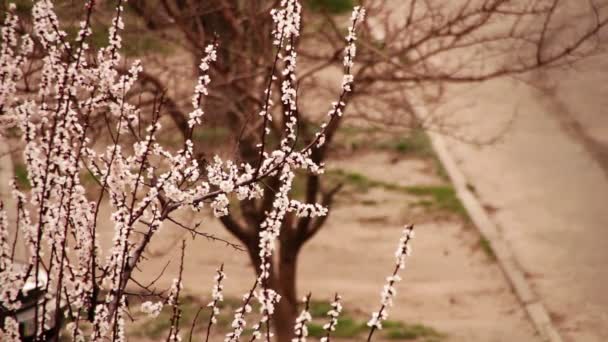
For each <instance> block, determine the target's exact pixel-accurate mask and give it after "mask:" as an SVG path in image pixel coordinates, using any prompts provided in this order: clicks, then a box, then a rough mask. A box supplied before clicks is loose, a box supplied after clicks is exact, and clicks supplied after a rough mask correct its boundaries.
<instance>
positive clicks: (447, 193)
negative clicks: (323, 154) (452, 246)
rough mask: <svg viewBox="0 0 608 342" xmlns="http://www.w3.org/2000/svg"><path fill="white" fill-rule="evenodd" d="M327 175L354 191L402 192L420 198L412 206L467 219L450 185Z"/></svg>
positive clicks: (334, 172) (351, 174)
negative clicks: (390, 181) (395, 182)
mask: <svg viewBox="0 0 608 342" xmlns="http://www.w3.org/2000/svg"><path fill="white" fill-rule="evenodd" d="M327 175H328V177H329V179H331V180H332V181H333V182H336V183H339V182H342V183H345V184H346V185H348V186H350V187H352V188H354V190H356V191H361V192H367V191H369V189H371V188H374V187H379V188H384V189H386V190H390V191H397V192H402V193H406V194H409V195H414V196H418V197H421V199H420V200H419V201H418V202H416V203H414V205H420V206H423V207H425V208H428V209H438V210H443V211H448V212H452V213H455V214H458V215H461V216H462V217H464V218H467V217H468V214H467V211H466V209H465V208H464V206H463V205H462V202H460V199H458V197H457V196H456V191H455V190H454V187H452V186H451V185H415V186H401V185H398V184H393V183H387V182H382V181H377V180H373V179H369V178H367V177H366V176H364V175H362V174H360V173H356V172H347V171H344V170H341V169H334V170H329V171H327Z"/></svg>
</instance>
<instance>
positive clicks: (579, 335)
mask: <svg viewBox="0 0 608 342" xmlns="http://www.w3.org/2000/svg"><path fill="white" fill-rule="evenodd" d="M586 67H587V68H586V70H588V71H587V72H589V73H590V75H591V74H593V78H591V80H593V82H591V83H590V82H589V78H586V77H585V76H584V75H581V74H577V75H576V77H568V73H562V74H560V75H555V74H553V75H549V76H550V77H548V78H547V79H549V80H551V79H554V80H567V82H564V83H562V82H561V81H560V82H555V83H554V84H553V89H552V91H549V92H547V91H540V90H539V89H535V88H533V87H530V86H529V85H527V84H524V83H522V82H519V81H515V80H509V79H499V80H493V81H489V82H486V83H484V84H481V85H478V86H476V87H472V88H468V89H464V88H459V89H452V91H453V92H452V94H453V95H454V96H452V99H453V100H452V102H451V103H449V104H448V105H446V106H444V108H443V109H442V110H443V111H445V112H446V113H447V112H449V113H451V114H453V115H452V117H453V120H454V121H455V122H458V123H460V124H463V123H466V125H465V126H464V128H463V132H459V133H461V134H462V133H464V135H465V136H466V137H468V138H483V137H489V136H492V135H494V134H496V133H497V132H499V131H500V130H501V129H502V128H504V126H505V125H506V124H508V123H509V122H510V121H512V123H511V125H512V126H511V128H510V130H509V131H508V132H507V134H506V135H504V136H503V139H502V140H501V142H500V143H497V144H493V145H490V146H485V147H475V146H473V145H471V144H467V143H463V142H462V141H459V139H454V138H448V139H447V142H448V143H447V147H448V151H449V153H450V154H451V155H452V157H453V158H454V159H455V160H456V162H457V163H458V164H459V166H460V169H461V170H462V171H463V172H464V174H465V177H466V179H467V181H468V182H469V184H470V186H469V188H470V189H473V190H474V192H475V193H476V194H477V197H478V198H479V199H480V200H481V202H482V204H483V205H484V207H485V209H486V211H487V212H488V213H489V214H490V215H491V217H492V219H493V221H494V222H495V223H496V224H497V225H498V227H499V230H500V233H501V234H502V235H503V238H504V239H505V240H506V241H507V242H508V243H509V244H510V246H511V249H512V250H513V252H514V254H515V258H516V259H517V261H518V263H519V264H520V265H521V267H522V269H523V270H524V272H525V275H526V277H527V278H528V280H529V282H530V283H531V284H532V288H533V291H534V292H535V293H536V294H537V295H538V296H539V297H540V300H541V302H542V303H543V304H544V305H545V307H546V308H547V309H548V311H549V314H550V317H551V319H552V321H553V323H554V324H555V326H556V327H557V329H558V331H559V332H560V334H561V335H562V337H563V338H564V340H565V341H590V342H591V341H598V342H600V341H608V291H607V286H608V177H607V174H608V173H607V172H605V171H606V170H604V169H603V168H602V166H601V165H602V164H601V163H600V161H599V160H598V158H597V156H598V155H597V153H594V152H593V151H592V150H590V148H589V144H588V142H589V140H588V139H587V141H586V140H585V137H584V136H581V135H580V134H573V133H572V130H570V129H568V123H570V124H572V123H575V124H576V125H579V128H580V130H578V131H579V133H581V132H582V133H585V132H592V133H589V136H591V138H592V139H593V137H595V139H593V140H594V141H595V142H599V143H601V139H602V138H604V139H605V138H606V137H608V126H607V125H604V126H602V124H601V123H606V122H608V120H607V119H606V115H608V113H605V108H606V107H605V106H600V105H599V104H601V103H605V101H606V99H607V98H608V73H604V74H601V73H599V71H598V69H596V68H593V64H586ZM578 72H579V73H580V72H581V71H578ZM570 75H571V74H570ZM602 79H603V81H601V80H602ZM577 80H578V81H577ZM543 81H546V80H543ZM583 99H584V100H583ZM602 101H603V102H602ZM569 112H574V114H572V113H569ZM594 117H595V119H593V118H594ZM570 126H571V125H570ZM602 127H603V128H602Z"/></svg>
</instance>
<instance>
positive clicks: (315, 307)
mask: <svg viewBox="0 0 608 342" xmlns="http://www.w3.org/2000/svg"><path fill="white" fill-rule="evenodd" d="M329 310H331V304H330V303H329V302H326V301H316V300H313V301H311V302H310V307H309V310H308V311H309V312H310V315H311V316H312V317H313V318H320V317H325V316H327V312H328V311H329Z"/></svg>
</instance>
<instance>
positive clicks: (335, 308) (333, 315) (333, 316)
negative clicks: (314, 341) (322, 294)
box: [320, 293, 342, 342]
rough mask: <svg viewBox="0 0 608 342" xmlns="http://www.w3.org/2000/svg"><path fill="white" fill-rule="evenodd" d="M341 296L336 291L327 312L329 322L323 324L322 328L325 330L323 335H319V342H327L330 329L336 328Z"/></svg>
mask: <svg viewBox="0 0 608 342" xmlns="http://www.w3.org/2000/svg"><path fill="white" fill-rule="evenodd" d="M341 300H342V297H340V295H338V294H337V293H336V296H335V298H334V301H333V302H332V303H331V310H329V311H328V312H327V316H328V317H329V322H328V323H326V324H325V325H323V330H325V336H323V337H321V340H320V341H321V342H329V336H330V334H331V333H332V331H335V330H336V327H337V326H338V317H340V314H341V313H342V303H341Z"/></svg>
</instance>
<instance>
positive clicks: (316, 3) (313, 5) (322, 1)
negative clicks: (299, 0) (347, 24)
mask: <svg viewBox="0 0 608 342" xmlns="http://www.w3.org/2000/svg"><path fill="white" fill-rule="evenodd" d="M306 3H307V4H308V6H309V8H310V9H311V10H313V11H315V12H328V13H331V14H341V13H347V12H350V11H352V10H353V7H355V2H354V1H353V0H308V1H307V2H306Z"/></svg>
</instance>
